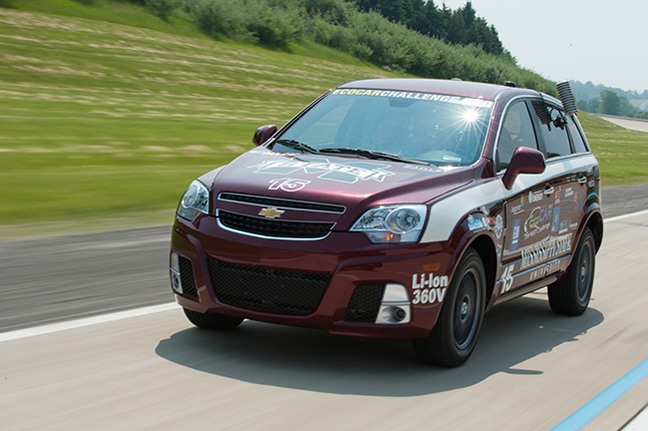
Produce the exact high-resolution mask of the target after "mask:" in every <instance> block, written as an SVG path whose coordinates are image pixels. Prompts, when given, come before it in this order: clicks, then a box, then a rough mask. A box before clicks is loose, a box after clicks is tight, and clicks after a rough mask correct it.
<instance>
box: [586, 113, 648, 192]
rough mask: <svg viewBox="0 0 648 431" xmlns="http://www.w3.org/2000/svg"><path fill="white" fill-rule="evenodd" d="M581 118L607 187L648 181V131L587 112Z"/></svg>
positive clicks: (603, 181)
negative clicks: (622, 125)
mask: <svg viewBox="0 0 648 431" xmlns="http://www.w3.org/2000/svg"><path fill="white" fill-rule="evenodd" d="M578 119H579V120H580V122H581V125H582V126H583V129H584V130H585V134H586V135H587V139H588V141H589V143H590V146H591V147H592V152H593V153H594V154H595V155H596V158H597V159H598V162H599V166H600V168H601V177H602V183H603V186H604V187H611V186H624V185H632V184H644V183H648V133H645V132H637V131H634V130H628V129H624V128H623V127H621V126H617V125H616V124H612V123H610V122H609V121H605V120H601V119H600V118H598V117H596V116H594V115H592V114H588V113H585V112H579V114H578Z"/></svg>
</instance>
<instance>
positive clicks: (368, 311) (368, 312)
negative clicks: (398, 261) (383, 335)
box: [344, 284, 385, 323]
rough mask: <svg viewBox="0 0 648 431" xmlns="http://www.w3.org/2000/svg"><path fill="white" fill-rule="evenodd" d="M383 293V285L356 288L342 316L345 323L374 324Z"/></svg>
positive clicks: (365, 285)
mask: <svg viewBox="0 0 648 431" xmlns="http://www.w3.org/2000/svg"><path fill="white" fill-rule="evenodd" d="M384 291H385V285H384V284H364V285H361V286H358V287H356V289H355V290H354V291H353V294H352V295H351V300H350V301H349V305H348V307H347V309H346V313H345V314H344V320H345V321H347V322H362V323H374V322H375V321H376V315H377V314H378V308H380V303H381V301H382V297H383V293H384Z"/></svg>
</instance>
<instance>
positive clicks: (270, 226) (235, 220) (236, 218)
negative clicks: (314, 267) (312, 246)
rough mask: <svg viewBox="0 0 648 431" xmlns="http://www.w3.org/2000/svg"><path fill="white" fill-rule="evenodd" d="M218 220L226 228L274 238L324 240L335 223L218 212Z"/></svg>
mask: <svg viewBox="0 0 648 431" xmlns="http://www.w3.org/2000/svg"><path fill="white" fill-rule="evenodd" d="M218 220H219V221H220V223H221V225H223V226H224V227H226V228H229V229H232V230H235V231H239V232H243V233H249V234H255V235H262V236H267V237H274V238H310V239H314V238H324V237H325V236H326V235H328V233H329V232H330V231H331V229H332V228H333V226H334V225H335V223H322V222H312V223H310V222H298V221H286V220H268V219H265V218H261V217H252V216H247V215H243V214H237V213H233V212H229V211H223V210H219V211H218Z"/></svg>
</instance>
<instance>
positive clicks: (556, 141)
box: [536, 106, 571, 159]
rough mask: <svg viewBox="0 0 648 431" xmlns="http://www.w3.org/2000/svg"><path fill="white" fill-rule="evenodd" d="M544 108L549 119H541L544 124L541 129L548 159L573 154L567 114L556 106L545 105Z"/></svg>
mask: <svg viewBox="0 0 648 431" xmlns="http://www.w3.org/2000/svg"><path fill="white" fill-rule="evenodd" d="M544 109H545V110H546V115H547V117H546V120H548V121H542V119H541V122H542V123H543V124H542V125H541V126H540V130H541V131H542V138H543V140H544V144H545V150H546V154H545V156H546V157H547V159H551V158H552V157H560V156H567V155H569V154H571V146H570V145H569V136H568V135H567V127H566V125H567V120H565V116H564V115H563V114H562V112H560V111H559V110H558V109H556V108H554V107H551V106H545V107H544ZM537 110H538V109H537V108H536V111H537Z"/></svg>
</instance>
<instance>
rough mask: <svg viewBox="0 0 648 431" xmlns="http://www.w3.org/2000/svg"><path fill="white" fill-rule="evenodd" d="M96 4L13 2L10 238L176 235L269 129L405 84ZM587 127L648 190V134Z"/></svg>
mask: <svg viewBox="0 0 648 431" xmlns="http://www.w3.org/2000/svg"><path fill="white" fill-rule="evenodd" d="M90 3H92V5H93V6H92V7H85V6H82V5H81V4H80V2H74V1H70V0H52V1H48V2H44V1H37V0H0V6H4V7H5V8H0V107H2V108H0V124H2V127H0V183H1V184H2V187H0V237H11V236H15V235H24V234H33V233H48V232H63V231H65V232H69V231H87V230H102V229H112V228H115V227H119V228H124V227H132V226H141V225H147V224H152V223H170V222H171V220H172V214H173V210H174V208H175V206H176V204H177V201H178V199H179V197H180V195H181V194H182V192H183V190H184V189H185V187H186V186H187V185H188V184H189V182H190V181H191V180H192V179H194V178H195V177H197V176H198V175H200V174H202V173H203V172H206V171H208V170H210V169H213V168H215V167H217V166H219V165H222V164H224V163H227V162H229V161H230V160H232V159H233V158H234V157H236V156H237V155H239V154H240V153H242V152H243V151H245V150H247V149H250V148H252V143H251V138H252V135H253V133H254V131H255V130H256V128H257V127H258V126H261V125H264V124H272V123H274V124H277V125H282V124H284V123H285V122H286V121H287V120H289V119H290V118H291V117H292V116H293V115H294V114H296V113H297V112H298V111H299V109H301V108H302V107H303V106H304V105H305V104H307V103H308V102H310V101H311V100H313V99H314V98H316V97H317V96H318V95H320V94H321V93H323V92H325V91H326V90H328V89H329V88H331V87H333V86H334V85H337V84H340V83H342V82H345V81H348V80H351V79H357V78H366V77H384V76H396V75H394V74H389V73H387V72H385V71H383V70H381V69H378V68H376V67H373V66H370V65H367V64H363V63H362V62H360V61H359V60H357V59H355V58H353V57H351V56H350V55H347V54H344V53H341V52H339V51H335V50H332V49H329V48H326V47H323V46H321V45H318V44H315V43H313V42H310V41H305V42H303V43H301V44H299V45H291V46H290V51H291V53H286V52H279V51H272V50H267V49H263V48H260V47H256V46H251V45H244V44H240V43H234V42H228V41H214V40H210V39H207V38H206V37H204V36H203V35H201V34H197V33H196V31H195V30H194V29H193V28H192V27H191V26H190V25H189V24H188V23H187V22H186V21H183V20H182V18H179V17H172V19H171V20H170V22H168V23H167V22H165V21H162V20H159V19H157V18H155V17H153V16H152V15H150V14H148V13H147V12H145V11H144V9H142V8H139V7H136V6H134V5H131V4H127V3H114V2H111V1H108V0H93V1H91V2H90ZM21 9H29V10H21ZM57 14H65V15H70V16H62V15H57ZM401 76H402V75H401ZM580 118H581V120H582V122H583V124H584V127H585V129H586V133H587V135H588V138H589V140H590V143H591V145H592V148H593V149H594V152H595V153H596V154H597V156H598V157H599V160H600V162H601V169H602V174H603V181H604V184H605V185H619V184H633V183H639V182H648V175H647V172H648V165H647V160H648V156H647V155H646V153H647V151H648V150H646V142H647V137H648V135H646V134H641V133H640V132H630V131H626V130H624V129H621V128H619V127H617V126H614V125H612V124H610V123H607V122H605V121H603V120H600V119H597V118H595V117H592V116H588V115H585V114H583V115H581V116H580Z"/></svg>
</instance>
